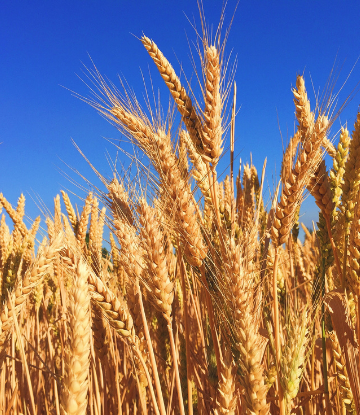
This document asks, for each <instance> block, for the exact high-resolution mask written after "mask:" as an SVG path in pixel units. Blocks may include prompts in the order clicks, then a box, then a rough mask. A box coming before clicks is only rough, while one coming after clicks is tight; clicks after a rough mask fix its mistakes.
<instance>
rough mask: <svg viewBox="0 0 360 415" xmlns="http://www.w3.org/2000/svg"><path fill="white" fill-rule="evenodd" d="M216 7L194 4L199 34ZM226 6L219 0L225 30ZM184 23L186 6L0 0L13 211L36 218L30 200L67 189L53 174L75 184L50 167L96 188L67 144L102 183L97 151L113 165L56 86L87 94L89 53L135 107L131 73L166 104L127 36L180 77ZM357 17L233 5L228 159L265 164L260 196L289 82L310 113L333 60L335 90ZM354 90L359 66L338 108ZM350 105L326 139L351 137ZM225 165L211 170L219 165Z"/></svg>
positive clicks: (5, 160)
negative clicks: (17, 207) (232, 155)
mask: <svg viewBox="0 0 360 415" xmlns="http://www.w3.org/2000/svg"><path fill="white" fill-rule="evenodd" d="M221 5H222V3H221V2H220V1H210V0H208V1H207V0H204V9H205V15H206V19H207V22H208V24H209V25H213V26H214V27H216V26H217V24H218V21H219V16H220V11H221ZM235 5H236V2H235V1H229V2H228V5H227V9H226V18H225V27H227V25H228V23H229V21H230V19H231V16H232V14H233V11H234V8H235ZM186 16H187V17H188V18H189V19H190V20H191V21H193V20H195V22H196V25H197V27H198V28H200V19H199V13H198V9H197V4H196V1H194V0H191V1H190V0H183V1H167V2H165V1H154V0H153V1H125V0H101V1H100V0H87V1H79V0H72V1H67V0H61V1H60V0H59V1H52V0H47V1H37V0H32V1H17V0H12V1H9V0H1V1H0V142H1V143H2V144H1V145H0V160H1V161H0V192H3V194H4V195H5V197H6V198H7V199H8V200H9V201H10V202H11V203H12V204H15V203H16V201H17V198H18V197H19V196H20V193H21V192H23V193H24V194H25V196H26V198H27V207H26V211H27V214H28V215H29V216H30V217H32V218H35V217H36V216H37V215H38V214H39V211H38V209H37V207H36V205H35V203H34V202H32V200H31V198H32V197H34V196H35V195H39V196H40V197H41V198H42V200H43V201H44V203H45V205H47V206H48V207H50V209H51V210H53V198H54V197H55V196H56V194H57V193H59V192H60V189H64V188H69V189H70V190H73V191H75V192H76V189H75V188H74V187H73V186H72V185H71V184H70V183H69V181H68V179H67V178H65V177H64V176H63V175H62V174H61V173H60V172H59V170H63V171H65V172H66V173H68V174H70V175H71V176H72V177H74V178H76V175H74V174H73V173H72V172H71V170H69V169H68V167H66V165H65V164H64V163H63V162H62V161H61V160H63V161H64V162H65V163H67V164H68V165H70V166H72V167H74V168H75V169H77V170H78V171H80V172H81V173H82V174H84V175H85V176H86V177H88V179H89V180H90V181H92V182H94V183H95V184H98V182H97V180H96V177H95V175H94V174H93V173H91V171H90V169H89V168H88V166H87V164H86V162H85V161H84V160H83V159H82V157H81V156H80V154H79V153H78V152H77V150H76V149H75V148H74V146H73V145H72V143H71V139H74V140H75V141H76V143H77V144H78V145H79V147H80V148H81V149H82V151H83V152H84V153H85V154H86V156H87V157H88V158H89V159H90V161H91V162H92V163H93V164H94V165H95V166H96V167H97V168H98V169H99V171H100V172H101V173H102V174H104V175H105V176H111V168H110V167H109V165H108V162H107V159H106V152H108V153H109V154H110V156H111V157H115V154H116V150H115V149H114V147H112V145H111V144H110V143H109V142H108V141H106V140H104V138H103V137H106V138H115V139H116V138H121V136H120V134H119V132H118V131H117V130H116V129H115V128H114V127H112V126H111V125H110V124H108V123H107V122H106V121H105V120H104V119H103V118H101V117H100V116H99V115H98V114H97V113H96V111H95V110H94V109H93V108H91V107H90V106H88V105H86V104H85V103H83V102H82V101H80V100H78V99H77V98H75V97H74V96H73V95H72V94H71V92H69V90H67V89H65V88H63V87H62V86H65V87H66V88H68V89H70V90H73V91H76V92H78V93H80V94H81V95H88V94H89V91H88V89H87V87H86V86H85V85H84V84H83V83H82V82H81V80H80V79H79V78H78V77H77V74H78V75H80V76H81V74H82V70H83V64H85V65H86V66H89V67H90V66H91V61H90V58H89V55H90V56H91V58H92V60H93V61H94V63H95V64H96V66H97V67H98V69H99V70H100V72H101V73H102V74H103V75H105V76H107V77H108V78H109V79H111V80H112V81H113V82H114V83H115V84H117V85H119V83H118V81H117V76H118V74H120V75H121V76H122V77H124V78H125V79H126V80H127V82H128V83H129V85H130V86H131V87H132V88H133V89H134V90H135V92H136V94H137V96H138V98H139V99H140V101H141V97H142V95H143V93H144V86H143V80H142V75H141V70H142V71H143V73H144V76H145V79H146V82H147V85H150V81H149V79H150V78H149V73H150V74H151V78H152V79H153V82H154V86H155V87H156V88H157V87H159V88H160V91H161V94H162V97H163V98H164V100H165V102H166V100H167V99H168V91H167V89H166V87H165V86H164V85H163V84H162V83H161V79H160V76H159V75H158V73H157V71H156V68H155V66H154V64H153V63H152V62H151V59H150V58H149V56H148V54H147V52H146V50H145V49H144V47H143V46H142V44H141V42H140V41H139V40H138V39H137V37H141V35H142V34H146V35H147V36H148V37H150V38H152V39H153V40H154V41H155V42H156V43H157V45H158V46H159V48H160V49H161V50H162V52H163V53H164V55H165V56H166V57H167V58H168V59H169V60H170V62H171V63H172V64H173V66H174V68H175V69H176V70H177V71H178V72H180V71H179V68H180V63H181V65H182V67H183V68H184V70H185V73H186V74H187V77H191V75H192V74H193V68H192V66H191V60H190V49H189V43H188V41H189V42H190V43H191V42H192V41H194V40H195V39H196V35H195V31H194V29H193V27H192V25H191V24H190V23H189V21H188V19H187V17H186ZM359 17H360V2H358V1H331V0H330V1H322V0H319V1H302V2H297V1H293V0H286V1H281V0H278V1H275V0H273V1H270V0H267V1H265V0H263V1H257V0H242V1H240V2H239V6H238V9H237V11H236V14H235V18H234V21H233V26H232V29H231V32H230V36H229V40H228V43H227V56H229V54H230V52H231V53H232V56H233V57H235V56H237V59H238V67H237V72H236V76H235V80H236V82H237V88H238V95H237V103H238V106H241V109H240V111H239V114H238V117H237V120H236V139H237V141H236V152H237V153H240V157H241V158H242V159H243V160H244V161H249V160H250V152H252V157H253V162H254V164H255V166H256V167H257V168H258V170H259V171H261V168H262V164H263V161H264V158H265V157H267V158H268V163H267V183H268V185H269V187H270V189H271V190H273V182H274V181H275V180H277V177H278V173H279V169H280V165H281V158H282V140H281V135H280V132H279V125H280V129H281V132H282V135H283V137H284V139H285V140H286V139H287V137H289V136H290V135H291V134H292V132H293V131H294V105H293V97H292V93H291V87H292V86H294V84H295V80H296V75H297V74H299V73H304V75H305V80H306V85H307V89H308V92H309V96H310V98H311V102H312V105H313V106H314V105H315V100H314V93H313V90H312V86H311V79H312V82H313V84H314V87H315V89H316V90H319V89H320V90H321V89H322V88H323V87H324V86H325V84H326V81H327V78H328V76H329V74H330V71H331V68H332V66H333V64H334V61H335V58H336V59H337V63H336V68H337V69H338V70H340V69H341V68H342V69H341V72H340V75H339V80H338V82H337V85H336V88H335V90H336V91H337V90H338V89H339V88H340V86H341V85H342V83H343V82H344V81H345V79H346V77H347V75H348V74H349V72H350V70H351V69H352V67H353V65H354V64H355V62H356V59H357V58H358V56H359V55H360V36H359V25H358V22H359ZM197 63H198V62H197ZM359 81H360V64H358V65H357V66H356V67H355V69H354V71H353V73H352V75H351V77H350V79H349V80H348V82H347V84H346V86H345V87H344V89H343V91H342V92H341V93H340V96H339V103H340V104H341V103H342V102H343V101H344V100H345V99H346V97H347V96H348V95H349V94H350V93H351V91H352V89H353V88H354V87H355V86H356V84H357V83H358V82H359ZM61 85H62V86H61ZM359 103H360V95H356V96H355V98H354V99H353V100H352V101H351V102H350V103H349V105H348V106H347V108H346V109H345V110H344V111H343V113H342V114H341V116H340V118H339V119H338V120H337V121H336V122H335V124H334V126H333V131H332V133H333V134H334V136H335V134H336V133H337V132H338V130H339V128H340V121H341V122H342V123H345V121H346V120H347V121H348V125H349V129H351V130H352V126H353V123H354V121H355V118H356V113H357V109H358V105H359ZM337 139H338V135H336V136H335V140H336V141H337ZM227 157H228V156H227V155H226V156H225V159H224V161H223V164H222V165H221V166H220V167H221V168H226V166H227V164H228V161H227V159H226V158H227ZM236 163H237V165H238V159H237V160H236ZM78 193H79V194H80V195H81V193H80V192H78ZM73 201H74V202H78V203H81V202H79V201H78V200H76V199H74V198H73ZM314 206H315V205H314V203H313V202H312V201H311V198H309V199H308V200H307V201H306V202H305V204H304V208H303V209H302V212H303V215H304V216H303V220H304V221H305V222H306V224H307V225H309V224H310V223H311V219H314V220H316V216H317V215H316V213H315V211H316V208H315V207H314Z"/></svg>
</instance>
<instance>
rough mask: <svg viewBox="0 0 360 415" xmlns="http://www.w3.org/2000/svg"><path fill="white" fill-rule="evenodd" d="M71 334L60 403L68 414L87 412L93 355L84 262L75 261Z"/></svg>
mask: <svg viewBox="0 0 360 415" xmlns="http://www.w3.org/2000/svg"><path fill="white" fill-rule="evenodd" d="M69 299H70V301H69V306H68V313H69V338H68V342H67V349H66V353H65V359H64V362H65V376H64V380H63V384H62V386H63V389H62V393H61V406H62V409H63V411H64V413H65V414H74V415H75V414H76V415H80V414H86V412H87V403H88V399H87V393H88V376H89V356H90V296H89V292H88V276H87V269H86V266H85V264H84V263H83V262H82V261H79V262H78V264H77V265H76V269H75V276H74V283H73V286H72V288H71V291H70V296H69Z"/></svg>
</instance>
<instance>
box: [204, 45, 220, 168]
mask: <svg viewBox="0 0 360 415" xmlns="http://www.w3.org/2000/svg"><path fill="white" fill-rule="evenodd" d="M205 62H206V64H205V65H206V67H205V90H204V95H205V96H204V100H205V109H204V120H205V123H204V127H203V132H204V134H203V146H204V153H205V155H206V156H207V157H208V159H209V160H211V161H212V163H213V164H214V165H216V164H217V162H218V160H219V157H220V156H221V153H222V150H223V149H222V147H221V146H222V126H221V110H222V100H221V95H220V54H219V51H218V50H217V49H216V47H215V46H210V47H206V50H205Z"/></svg>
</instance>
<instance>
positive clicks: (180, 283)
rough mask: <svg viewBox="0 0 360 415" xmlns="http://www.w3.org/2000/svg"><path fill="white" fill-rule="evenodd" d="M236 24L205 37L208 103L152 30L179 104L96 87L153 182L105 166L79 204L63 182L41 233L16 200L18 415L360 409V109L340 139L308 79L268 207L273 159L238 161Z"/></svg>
mask: <svg viewBox="0 0 360 415" xmlns="http://www.w3.org/2000/svg"><path fill="white" fill-rule="evenodd" d="M219 33H220V32H216V35H215V36H213V37H211V36H209V34H208V32H207V31H206V30H204V33H203V39H202V41H201V42H200V43H199V47H198V53H199V57H200V62H201V71H200V72H199V73H198V74H197V77H198V80H199V82H200V94H199V96H196V94H194V93H193V91H192V89H191V88H190V85H189V83H188V82H187V81H186V78H184V77H182V78H183V80H182V81H181V80H180V77H179V74H177V73H175V70H174V69H173V66H172V65H171V63H170V62H169V61H168V60H167V58H166V57H165V56H164V55H163V53H162V52H161V50H160V49H159V48H158V46H157V44H156V43H155V42H154V41H153V40H152V39H150V38H148V37H146V36H143V37H142V38H141V39H140V41H141V42H142V44H143V46H144V53H146V52H147V53H148V54H149V55H150V57H151V60H152V61H153V64H155V66H154V69H155V68H156V69H157V71H158V73H155V74H154V76H157V77H158V76H159V74H160V76H161V77H162V79H163V80H164V82H165V84H166V86H167V87H168V89H169V92H170V95H171V103H170V106H169V110H168V111H163V110H161V108H160V106H159V107H157V108H149V107H145V108H144V107H142V106H141V105H140V103H139V102H138V101H137V99H136V97H135V95H134V93H133V92H132V91H130V90H129V89H127V88H126V87H125V88H124V89H122V90H119V89H117V88H116V87H115V86H114V85H113V84H112V83H110V82H109V81H107V80H106V79H105V78H104V77H103V76H102V75H101V74H100V73H99V72H98V71H97V69H96V68H94V69H92V70H89V71H88V79H89V80H90V82H91V85H92V86H91V88H92V92H93V94H92V95H91V98H84V97H80V98H81V99H83V100H84V101H86V102H87V103H88V104H90V105H91V106H93V107H94V108H95V109H96V110H97V111H98V112H99V113H100V114H101V115H102V116H104V117H105V118H107V119H108V120H109V121H110V122H111V123H112V124H113V125H114V126H116V128H118V130H119V131H120V132H121V133H122V134H123V135H124V136H125V137H127V139H128V140H130V142H131V143H132V144H133V145H134V148H136V149H137V150H139V152H136V153H134V155H133V156H131V157H132V160H133V162H134V163H136V165H137V169H138V176H137V179H136V180H134V179H133V178H132V179H130V177H129V176H128V175H126V174H121V173H119V172H118V171H117V170H116V169H114V171H113V177H112V178H111V179H109V178H106V177H103V176H101V175H100V176H99V177H100V179H101V182H102V187H95V186H94V187H93V190H92V191H91V192H89V193H88V194H87V196H86V197H85V198H84V199H83V202H82V203H81V204H80V205H79V206H78V205H75V204H74V201H71V200H70V196H69V194H68V193H67V192H65V191H63V190H62V191H61V196H60V194H59V195H56V197H55V199H54V207H53V208H52V214H51V215H48V216H47V217H46V219H45V220H44V221H41V220H40V217H39V218H37V219H36V220H35V221H33V223H32V224H31V226H30V227H29V226H27V225H26V224H25V222H24V217H25V197H24V196H23V195H20V197H19V199H18V203H17V205H16V206H12V205H11V204H10V203H9V202H8V200H7V199H6V195H3V194H0V213H1V214H2V216H1V222H0V287H1V303H0V414H4V415H8V414H19V415H20V414H31V415H35V414H56V415H59V414H91V415H103V414H104V415H106V414H137V413H139V414H157V415H172V414H181V415H183V414H189V415H192V414H203V415H205V414H217V415H220V414H234V415H235V414H237V415H240V414H244V415H245V414H262V415H263V414H281V415H284V414H290V413H295V414H322V413H326V414H327V415H330V414H339V415H345V414H347V413H349V414H356V413H360V377H359V369H360V356H359V350H358V344H359V341H360V308H359V296H360V188H359V184H360V113H359V114H358V115H357V119H356V122H355V125H354V126H353V128H352V129H351V128H350V131H349V130H348V129H347V126H346V125H344V126H343V127H342V128H341V131H340V133H339V134H338V136H337V137H335V140H334V136H332V135H331V134H330V128H331V126H332V125H333V123H334V121H335V119H336V117H337V113H336V115H334V113H335V112H334V111H333V108H332V105H331V104H332V102H333V101H332V98H331V97H330V96H329V97H327V99H326V100H324V102H323V103H321V104H319V102H318V101H316V104H315V105H314V103H313V102H310V99H309V97H308V93H307V90H306V87H305V79H304V77H303V76H301V75H298V76H297V77H296V78H295V79H294V82H295V87H294V88H293V90H292V92H293V103H289V105H294V111H295V115H296V120H297V123H296V129H295V131H294V134H293V136H292V138H291V139H290V140H289V143H288V146H287V148H286V150H285V152H284V154H283V161H282V166H281V175H280V180H279V183H278V185H277V186H275V188H274V189H273V191H272V194H271V200H270V202H269V203H267V198H266V201H265V197H264V193H265V186H266V183H267V182H266V161H265V162H264V167H263V170H262V172H261V174H259V173H258V171H257V169H256V168H255V166H254V165H252V163H250V164H249V163H246V164H244V163H242V164H240V169H239V170H238V164H236V167H235V166H234V164H235V163H234V154H235V152H236V149H235V120H236V114H237V110H238V109H237V107H236V84H235V83H234V80H233V78H234V77H233V75H232V74H231V68H230V67H229V62H228V61H227V60H226V58H225V56H226V55H225V42H223V41H222V40H221V39H220V34H219ZM229 72H230V74H229ZM124 85H125V84H124ZM124 85H123V86H124ZM164 114H165V115H164ZM228 142H229V143H230V144H227V143H228ZM139 154H142V156H141V158H139ZM325 155H327V157H326V162H325ZM224 158H227V159H228V162H227V163H226V165H227V166H228V169H227V172H226V174H223V172H222V171H219V160H223V159H224ZM328 160H330V164H329V162H328ZM234 168H236V171H234ZM266 190H268V189H266ZM307 196H309V197H314V198H315V201H316V205H317V206H318V208H319V216H318V221H317V225H316V227H315V228H314V229H308V228H306V227H305V226H304V225H303V224H302V223H301V220H300V217H299V212H300V206H301V204H302V202H303V200H304V198H305V197H307ZM301 228H303V232H304V234H305V237H304V239H303V241H302V240H301V238H299V233H300V229H301ZM107 235H109V237H107ZM106 246H108V247H109V248H108V249H107V248H106Z"/></svg>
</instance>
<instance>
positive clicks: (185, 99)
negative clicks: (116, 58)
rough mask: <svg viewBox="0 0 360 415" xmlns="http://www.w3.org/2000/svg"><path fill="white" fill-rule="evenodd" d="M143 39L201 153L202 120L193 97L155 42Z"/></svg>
mask: <svg viewBox="0 0 360 415" xmlns="http://www.w3.org/2000/svg"><path fill="white" fill-rule="evenodd" d="M141 41H142V43H143V45H144V47H145V49H146V50H147V51H148V53H149V55H150V56H151V58H152V59H153V61H154V63H155V65H156V67H157V68H158V70H159V72H160V75H161V77H162V78H163V79H164V81H165V83H166V85H167V87H168V88H169V90H170V93H171V95H172V97H173V98H174V101H175V103H176V105H177V109H178V110H179V112H180V114H181V116H182V120H183V121H184V124H185V126H186V128H187V130H188V132H189V134H190V137H191V140H192V142H193V143H194V146H195V148H196V149H197V150H198V151H199V152H200V153H203V142H202V137H201V122H200V119H199V117H198V115H197V114H196V111H195V108H194V106H193V104H192V101H191V98H190V97H189V96H188V94H187V93H186V91H185V88H184V87H183V86H182V85H181V82H180V80H179V78H178V77H177V75H176V73H175V71H174V69H173V67H172V66H171V64H170V63H169V61H168V60H167V59H166V58H165V57H164V55H163V54H162V52H161V51H160V50H159V48H158V47H157V45H156V44H155V42H154V41H152V40H151V39H149V38H148V37H146V36H143V37H142V38H141Z"/></svg>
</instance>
